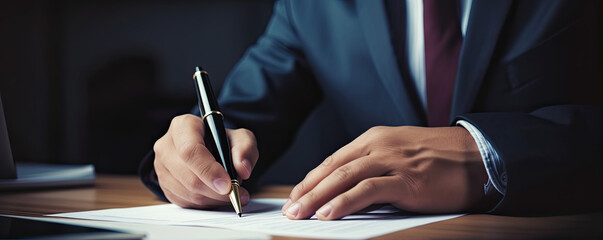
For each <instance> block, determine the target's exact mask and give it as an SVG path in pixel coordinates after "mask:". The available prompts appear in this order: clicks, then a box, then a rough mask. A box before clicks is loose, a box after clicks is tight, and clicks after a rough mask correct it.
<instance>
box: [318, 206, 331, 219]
mask: <svg viewBox="0 0 603 240" xmlns="http://www.w3.org/2000/svg"><path fill="white" fill-rule="evenodd" d="M331 210H333V207H331V204H327V205H325V206H323V207H322V208H320V209H318V211H316V214H320V215H322V216H323V217H327V216H329V214H331Z"/></svg>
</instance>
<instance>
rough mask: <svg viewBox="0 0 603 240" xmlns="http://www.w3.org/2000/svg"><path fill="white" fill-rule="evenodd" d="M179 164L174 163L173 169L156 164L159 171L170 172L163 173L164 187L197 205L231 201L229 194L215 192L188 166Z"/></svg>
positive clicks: (212, 204)
mask: <svg viewBox="0 0 603 240" xmlns="http://www.w3.org/2000/svg"><path fill="white" fill-rule="evenodd" d="M177 165H178V164H177V163H174V164H173V165H172V166H171V170H170V169H167V168H166V167H165V166H163V165H157V166H156V170H157V171H162V172H164V173H165V172H168V174H163V176H162V177H161V179H160V181H161V182H160V183H161V188H162V189H169V190H170V191H171V192H172V193H174V194H175V195H178V196H179V197H180V198H182V199H185V200H187V201H189V202H191V203H194V204H195V205H197V207H200V206H203V205H208V206H209V205H211V206H216V205H224V204H226V203H228V202H229V199H228V196H226V195H220V194H218V193H216V192H214V191H213V190H211V189H210V188H209V187H208V186H206V185H205V184H204V183H203V182H202V181H201V180H199V179H198V178H197V176H196V175H195V174H194V173H193V172H192V171H190V170H189V169H188V168H186V167H179V166H177ZM205 198H207V199H205Z"/></svg>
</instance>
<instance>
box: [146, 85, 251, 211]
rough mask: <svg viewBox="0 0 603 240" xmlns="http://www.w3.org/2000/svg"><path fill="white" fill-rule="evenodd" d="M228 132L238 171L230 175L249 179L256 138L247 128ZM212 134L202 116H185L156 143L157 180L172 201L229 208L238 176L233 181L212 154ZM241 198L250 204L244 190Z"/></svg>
mask: <svg viewBox="0 0 603 240" xmlns="http://www.w3.org/2000/svg"><path fill="white" fill-rule="evenodd" d="M208 80H209V79H208ZM210 87H211V86H210ZM209 112H211V111H209ZM212 118H213V117H212ZM225 133H226V137H227V139H228V141H229V143H230V152H231V153H232V167H234V169H235V170H236V173H231V174H236V175H238V177H239V178H241V179H243V180H245V179H248V178H249V176H250V175H251V172H252V170H253V167H254V166H255V164H256V162H257V159H258V150H257V147H256V140H255V136H254V135H253V133H251V131H249V130H246V129H237V130H230V129H226V132H225ZM209 134H210V133H209V132H208V130H207V126H206V125H205V123H204V121H203V119H202V118H201V117H198V116H194V115H191V114H185V115H181V116H177V117H175V118H174V119H173V120H172V123H171V124H170V127H169V129H168V131H167V133H166V134H165V135H164V136H163V137H161V138H160V139H159V140H157V142H156V143H155V145H154V147H153V149H154V151H155V171H156V174H157V179H158V181H159V183H160V186H161V190H162V191H163V193H164V194H165V196H166V198H167V199H168V200H169V201H170V202H172V203H174V204H176V205H178V206H181V207H186V208H203V209H206V208H211V207H215V206H220V205H227V204H228V205H230V202H231V201H230V199H229V196H228V195H229V194H230V192H231V183H232V180H236V177H235V178H234V179H233V178H232V177H231V176H230V175H229V173H227V171H226V170H225V167H224V166H223V165H221V164H220V163H219V162H218V160H217V159H216V158H215V157H214V155H213V154H212V152H211V151H210V149H209V148H212V147H213V145H211V143H210V142H209V141H206V140H207V139H208V136H209ZM208 143H209V144H208ZM208 147H209V148H208ZM214 150H215V149H214ZM212 151H213V150H212ZM224 152H226V151H224ZM220 161H221V160H220ZM239 198H240V202H241V204H242V205H246V204H247V203H248V202H249V193H248V192H247V190H245V189H244V188H242V187H241V188H240V189H239ZM235 208H236V207H235Z"/></svg>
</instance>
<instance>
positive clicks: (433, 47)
mask: <svg viewBox="0 0 603 240" xmlns="http://www.w3.org/2000/svg"><path fill="white" fill-rule="evenodd" d="M423 21H424V32H425V81H426V95H427V122H428V124H429V126H447V125H448V124H449V122H448V121H449V117H450V107H451V105H452V94H453V91H454V79H455V77H456V70H457V66H458V61H459V53H460V52H461V45H462V43H463V37H462V35H461V26H460V21H459V17H458V9H457V4H456V0H423Z"/></svg>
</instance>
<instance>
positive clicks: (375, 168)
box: [286, 155, 388, 219]
mask: <svg viewBox="0 0 603 240" xmlns="http://www.w3.org/2000/svg"><path fill="white" fill-rule="evenodd" d="M375 158H376V157H375V156H373V155H369V156H365V157H362V158H359V159H356V160H354V161H351V162H349V163H347V164H345V165H343V166H341V167H339V168H337V169H335V170H334V171H333V172H332V173H331V174H329V175H328V176H327V177H326V178H325V179H324V180H322V181H321V182H320V183H319V184H318V185H316V187H314V188H313V189H312V190H310V191H308V192H307V193H306V194H304V195H303V196H302V197H300V198H299V200H298V201H296V202H295V203H293V205H291V207H290V208H289V209H287V213H286V215H287V217H288V218H290V219H305V218H309V217H311V216H312V215H314V212H315V211H316V210H317V209H318V208H319V207H321V206H323V205H324V204H325V203H326V202H328V201H329V200H331V199H333V198H334V197H336V196H337V195H339V194H341V193H343V192H345V191H347V190H349V189H350V188H352V187H353V186H355V185H356V184H358V183H359V182H361V181H362V180H364V179H367V178H372V177H377V176H382V175H383V174H385V173H387V171H388V169H387V167H386V166H385V165H384V164H381V163H380V161H375Z"/></svg>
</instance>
